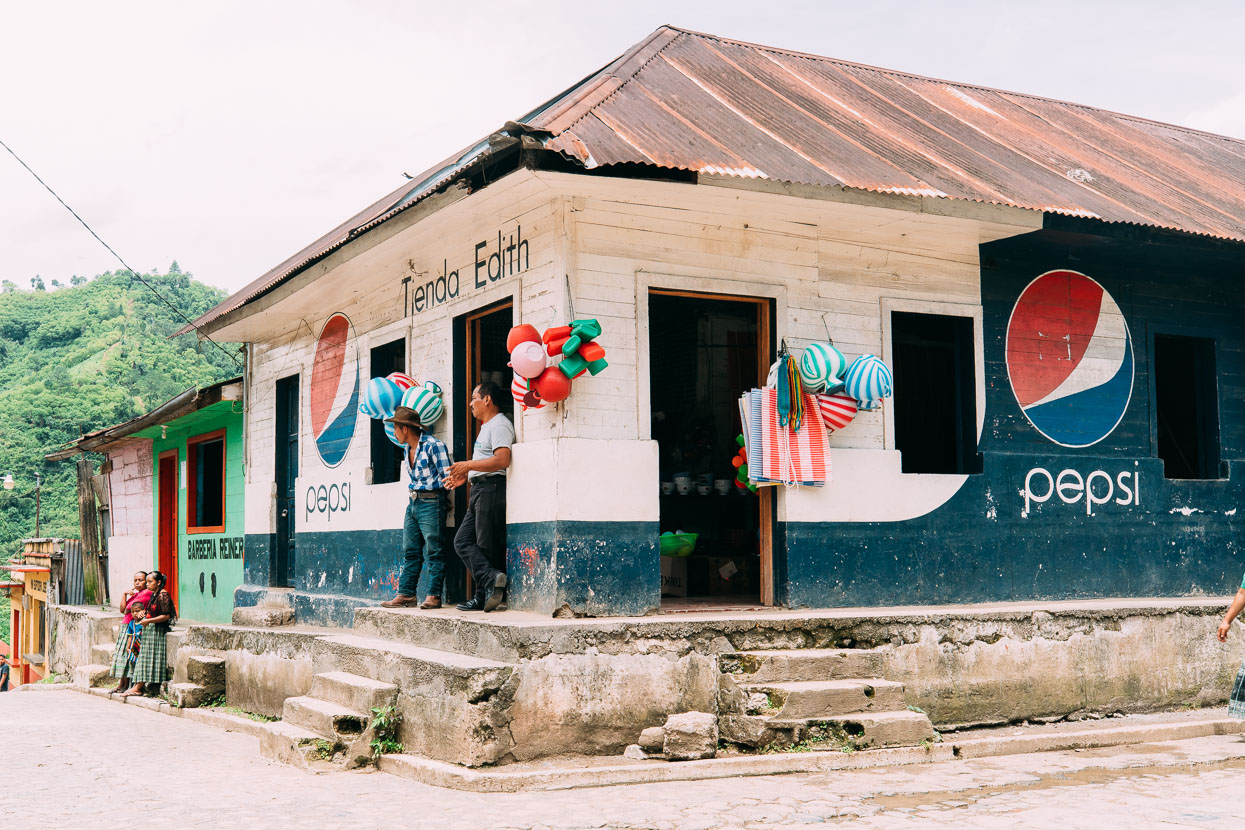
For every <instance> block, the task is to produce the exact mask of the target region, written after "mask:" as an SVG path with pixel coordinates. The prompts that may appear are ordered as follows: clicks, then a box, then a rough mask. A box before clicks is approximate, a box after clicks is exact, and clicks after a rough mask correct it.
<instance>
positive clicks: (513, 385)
mask: <svg viewBox="0 0 1245 830" xmlns="http://www.w3.org/2000/svg"><path fill="white" fill-rule="evenodd" d="M510 396H511V397H512V398H514V402H515V403H517V404H519V405H520V406H521V407H523V409H540V408H541V407H542V406H544V405H545V404H544V402H543V401H542V400H541V399H540V398H538V397H536V395H535V394H534V393H533V392H532V382H531V381H530V380H528V379H527V378H525V377H523V376H522V375H517V374H516V375H515V376H514V380H512V381H510Z"/></svg>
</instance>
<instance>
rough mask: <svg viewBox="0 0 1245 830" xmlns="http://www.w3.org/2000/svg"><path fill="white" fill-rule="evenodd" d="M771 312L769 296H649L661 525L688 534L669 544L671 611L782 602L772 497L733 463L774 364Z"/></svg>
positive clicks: (665, 565) (665, 563)
mask: <svg viewBox="0 0 1245 830" xmlns="http://www.w3.org/2000/svg"><path fill="white" fill-rule="evenodd" d="M771 313H772V312H771V308H770V302H769V301H768V300H763V299H756V298H748V297H726V296H721V295H711V294H689V293H686V292H674V291H661V290H653V291H651V292H650V294H649V365H650V367H651V368H650V370H649V402H650V405H651V406H650V409H651V417H652V436H653V440H655V441H657V444H658V448H659V452H660V459H661V460H660V482H659V483H658V486H660V488H661V497H660V499H661V502H660V503H661V508H660V519H659V521H660V526H661V532H662V533H663V534H666V533H671V534H676V535H677V534H683V537H682V539H681V540H680V539H675V540H672V539H670V538H667V539H666V541H665V542H663V548H664V549H665V553H664V555H663V556H662V557H661V561H662V577H663V578H662V602H663V606H664V607H667V608H677V607H700V606H706V605H739V604H752V605H755V604H757V603H762V604H766V605H769V604H772V602H773V589H772V586H771V582H770V578H771V562H770V552H771V533H770V528H771V521H770V517H771V507H770V500H771V498H772V494H771V493H770V492H769V488H763V489H762V490H760V491H759V492H758V493H752V492H751V491H749V490H747V489H745V488H741V487H738V486H737V485H736V482H735V477H736V472H737V471H736V469H735V467H734V466H733V464H732V459H734V458H735V456H736V454H737V453H738V451H739V449H740V447H739V444H738V443H737V442H736V437H737V436H738V435H740V433H741V431H742V430H741V426H740V416H739V397H740V395H741V394H743V393H744V392H745V391H747V390H749V389H753V388H755V387H757V386H760V385H762V384H763V383H764V380H765V373H766V371H767V370H768V367H769V363H770V354H771V352H772V344H771V335H770V315H771ZM691 534H695V537H694V539H693V537H692V536H691ZM689 545H691V546H690V548H689ZM670 554H675V555H670Z"/></svg>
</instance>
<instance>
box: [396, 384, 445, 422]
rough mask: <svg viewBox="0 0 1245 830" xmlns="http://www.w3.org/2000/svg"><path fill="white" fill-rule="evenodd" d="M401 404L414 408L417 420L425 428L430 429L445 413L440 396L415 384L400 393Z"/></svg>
mask: <svg viewBox="0 0 1245 830" xmlns="http://www.w3.org/2000/svg"><path fill="white" fill-rule="evenodd" d="M402 405H403V406H407V407H410V408H411V409H413V410H415V414H416V415H417V416H419V422H420V423H421V424H423V426H424V428H425V429H430V428H431V427H432V425H433V424H435V423H436V422H437V419H438V418H440V417H441V416H442V415H443V414H444V413H445V403H444V402H443V401H442V400H441V396H440V395H438V394H437V393H436V392H433V391H432V390H431V389H429V388H428V387H426V386H416V387H414V388H411V389H408V390H406V392H405V393H404V394H403V395H402Z"/></svg>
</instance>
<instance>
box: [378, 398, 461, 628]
mask: <svg viewBox="0 0 1245 830" xmlns="http://www.w3.org/2000/svg"><path fill="white" fill-rule="evenodd" d="M385 420H386V421H387V422H389V423H392V424H393V435H394V437H395V438H397V439H398V442H399V443H401V444H405V445H406V453H405V455H404V456H403V460H402V466H403V468H404V469H405V470H406V474H407V477H408V478H409V479H410V484H409V485H407V490H408V492H409V494H410V502H408V503H407V505H406V522H405V523H404V524H403V526H402V575H401V576H400V577H399V578H398V595H397V596H396V597H394V598H393V599H391V600H388V601H386V602H382V603H381V605H382V606H384V607H385V608H403V607H407V606H411V605H416V604H419V607H420V608H440V607H441V593H442V591H443V590H444V588H445V558H444V557H443V555H442V553H441V545H442V542H441V534H442V532H443V530H444V528H445V512H446V506H447V504H448V499H447V498H446V491H445V487H444V485H443V484H442V480H443V479H444V478H445V476H446V475H447V474H448V473H449V471H450V465H451V463H452V462H451V460H450V452H449V450H448V449H447V448H446V446H445V443H444V442H443V441H441V440H439V439H437V438H434V437H432V436H431V435H429V434H428V433H426V432H424V429H423V426H422V425H421V424H420V422H419V415H417V414H416V412H415V410H413V409H410V408H409V407H405V406H399V407H398V408H396V409H395V410H394V411H393V417H392V418H386V419H385ZM425 561H427V563H428V595H427V596H426V597H425V599H424V601H423V602H422V603H420V602H419V572H420V571H421V570H422V569H423V564H424V562H425Z"/></svg>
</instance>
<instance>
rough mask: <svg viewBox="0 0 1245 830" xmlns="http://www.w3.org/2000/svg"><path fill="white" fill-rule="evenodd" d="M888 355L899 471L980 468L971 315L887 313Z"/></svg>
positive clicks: (964, 470)
mask: <svg viewBox="0 0 1245 830" xmlns="http://www.w3.org/2000/svg"><path fill="white" fill-rule="evenodd" d="M891 354H892V356H893V362H894V367H893V368H894V374H895V395H894V407H895V408H894V412H895V447H896V449H898V450H899V451H900V453H902V459H903V461H902V469H903V472H905V473H944V474H946V473H959V474H964V473H978V472H981V460H980V456H979V455H978V453H977V405H976V378H975V376H974V369H973V320H972V318H971V317H954V316H950V315H944V314H916V313H912V312H906V311H904V312H900V311H896V312H892V314H891Z"/></svg>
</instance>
